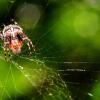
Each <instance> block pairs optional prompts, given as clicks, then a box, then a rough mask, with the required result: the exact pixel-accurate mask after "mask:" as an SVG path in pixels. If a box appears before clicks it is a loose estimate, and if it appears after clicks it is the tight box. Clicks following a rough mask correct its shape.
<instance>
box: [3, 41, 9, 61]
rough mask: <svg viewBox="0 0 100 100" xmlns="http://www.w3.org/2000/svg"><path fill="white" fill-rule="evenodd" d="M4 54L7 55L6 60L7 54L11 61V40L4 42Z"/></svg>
mask: <svg viewBox="0 0 100 100" xmlns="http://www.w3.org/2000/svg"><path fill="white" fill-rule="evenodd" d="M3 49H4V55H5V60H7V56H8V57H9V60H10V61H11V55H10V49H9V42H5V43H4V47H3Z"/></svg>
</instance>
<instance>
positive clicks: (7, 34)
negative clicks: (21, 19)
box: [0, 24, 35, 58]
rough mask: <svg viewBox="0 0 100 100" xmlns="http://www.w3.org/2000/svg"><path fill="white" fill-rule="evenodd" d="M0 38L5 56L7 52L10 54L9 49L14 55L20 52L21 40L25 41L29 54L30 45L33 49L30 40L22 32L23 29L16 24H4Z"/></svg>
mask: <svg viewBox="0 0 100 100" xmlns="http://www.w3.org/2000/svg"><path fill="white" fill-rule="evenodd" d="M0 39H1V40H3V49H4V52H5V58H6V56H7V53H8V55H9V56H10V53H9V51H10V50H11V51H12V52H13V53H14V54H15V55H16V54H19V53H21V48H22V45H23V41H25V42H26V44H27V46H28V49H29V51H30V54H31V53H32V52H31V47H32V48H33V50H34V51H35V48H34V45H33V43H32V41H31V40H30V39H29V38H28V37H27V36H26V35H25V34H24V33H23V29H22V28H21V27H20V26H19V25H17V24H10V25H7V26H4V28H3V30H2V31H1V32H0Z"/></svg>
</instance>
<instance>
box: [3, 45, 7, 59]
mask: <svg viewBox="0 0 100 100" xmlns="http://www.w3.org/2000/svg"><path fill="white" fill-rule="evenodd" d="M3 49H4V56H5V60H7V50H6V48H5V47H4V48H3Z"/></svg>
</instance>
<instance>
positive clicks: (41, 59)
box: [0, 0, 100, 100]
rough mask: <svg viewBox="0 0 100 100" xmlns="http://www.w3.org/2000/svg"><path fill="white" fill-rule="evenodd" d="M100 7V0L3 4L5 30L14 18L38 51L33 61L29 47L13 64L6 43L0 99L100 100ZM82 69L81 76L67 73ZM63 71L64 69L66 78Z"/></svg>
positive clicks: (0, 19)
mask: <svg viewBox="0 0 100 100" xmlns="http://www.w3.org/2000/svg"><path fill="white" fill-rule="evenodd" d="M99 5H100V1H99V0H20V1H19V0H0V25H1V29H2V26H3V24H6V25H7V24H10V22H11V19H14V20H15V21H17V22H18V24H19V25H20V26H21V27H22V28H23V31H24V32H25V34H26V35H27V36H28V37H29V38H30V39H31V40H32V41H33V43H34V45H35V47H36V53H33V55H32V56H31V58H30V57H29V55H28V52H29V51H28V49H27V47H26V45H25V44H24V46H23V48H22V52H21V54H20V55H13V56H12V62H9V61H8V62H7V61H5V59H4V56H3V53H2V52H3V50H2V47H3V46H2V45H3V44H2V42H1V49H0V50H1V55H0V99H1V100H10V99H11V100H19V99H24V100H51V99H52V100H72V99H75V100H99V99H100V93H99V92H100V88H99V87H100V82H99V78H100V77H98V76H99V75H100V64H99V62H100V61H99V59H100V44H99V42H100V39H99V38H100V27H99V26H100V6H99ZM8 59H9V58H8ZM66 62H83V63H74V64H73V63H66ZM84 62H91V63H89V64H87V63H84ZM94 62H95V63H94ZM96 62H97V63H96ZM77 68H78V69H81V71H79V72H78V71H72V70H71V71H72V72H66V70H67V69H74V70H75V69H77ZM82 69H83V70H85V71H82ZM57 70H58V71H59V70H63V72H61V73H60V75H61V77H60V76H59V74H58V72H57ZM67 74H68V75H69V76H68V75H67ZM62 79H63V80H62ZM52 82H53V83H52ZM65 83H66V84H65ZM52 84H53V85H52Z"/></svg>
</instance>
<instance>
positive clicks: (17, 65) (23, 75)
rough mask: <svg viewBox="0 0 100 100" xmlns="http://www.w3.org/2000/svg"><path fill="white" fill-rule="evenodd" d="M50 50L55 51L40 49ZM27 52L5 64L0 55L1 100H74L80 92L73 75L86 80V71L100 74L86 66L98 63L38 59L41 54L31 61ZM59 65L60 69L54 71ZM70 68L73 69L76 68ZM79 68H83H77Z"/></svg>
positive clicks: (47, 57)
mask: <svg viewBox="0 0 100 100" xmlns="http://www.w3.org/2000/svg"><path fill="white" fill-rule="evenodd" d="M54 26H55V25H54ZM54 26H53V27H52V28H50V29H49V31H47V32H46V33H45V34H43V35H42V36H41V37H40V38H39V39H38V41H37V44H38V43H40V42H41V41H42V40H43V39H45V37H46V36H47V33H48V32H50V31H51V30H52V29H53V28H54ZM52 49H53V50H54V47H53V46H51V47H50V48H48V49H47V48H46V47H45V46H44V47H42V48H40V50H44V52H48V51H51V50H52ZM27 51H28V50H25V51H22V54H21V55H19V56H16V57H13V59H12V61H8V62H7V61H5V59H4V56H3V55H2V54H3V52H1V54H0V61H1V62H0V63H3V64H1V65H0V66H1V71H3V72H4V73H3V72H1V74H0V76H1V80H0V99H1V100H18V99H24V100H26V99H27V100H29V99H32V100H38V99H39V100H51V99H52V100H73V99H72V97H74V98H76V97H77V96H78V94H79V92H80V88H79V87H80V86H81V85H82V84H81V82H80V81H73V78H72V77H73V73H83V74H84V75H86V77H87V75H88V74H86V73H87V72H90V73H91V74H94V73H99V72H100V71H99V70H98V71H97V69H92V70H89V69H87V67H86V66H88V65H91V64H92V65H94V64H99V62H66V61H64V60H65V59H66V58H65V57H63V56H58V57H56V56H49V55H48V56H44V57H43V56H41V52H39V53H35V54H34V53H33V55H34V56H32V57H31V58H30V57H29V56H27V55H25V52H27ZM64 51H65V50H61V51H60V50H58V51H54V52H53V51H52V52H53V55H54V54H55V55H57V54H59V53H63V52H64ZM52 52H51V54H52ZM58 65H59V66H61V67H60V68H54V67H55V66H58ZM76 65H77V66H76ZM62 66H63V67H62ZM73 66H76V68H75V67H73ZM79 66H82V67H81V68H80V67H79ZM2 74H3V75H2ZM75 75H76V74H75ZM79 75H80V74H79ZM65 76H66V77H65ZM64 78H67V81H64ZM91 80H94V79H92V78H91V79H90V81H91ZM82 82H83V81H82ZM85 82H86V81H85ZM83 84H84V83H83ZM67 85H68V86H67ZM85 85H86V84H85ZM89 86H90V84H89ZM75 87H77V90H76V93H75V95H76V96H72V97H71V95H73V94H72V93H71V92H70V88H72V90H73V88H75ZM86 94H87V95H88V96H90V97H92V96H93V94H92V93H91V92H90V91H88V92H87V93H85V94H83V95H86Z"/></svg>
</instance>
